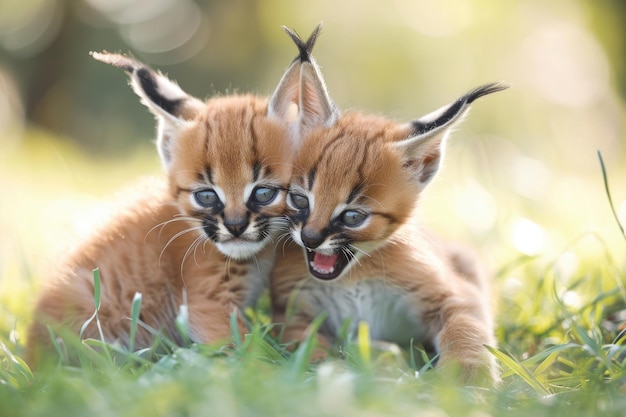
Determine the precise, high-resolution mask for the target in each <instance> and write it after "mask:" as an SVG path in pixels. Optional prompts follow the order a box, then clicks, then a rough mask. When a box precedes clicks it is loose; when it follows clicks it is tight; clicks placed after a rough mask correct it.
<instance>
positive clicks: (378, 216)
mask: <svg viewBox="0 0 626 417" xmlns="http://www.w3.org/2000/svg"><path fill="white" fill-rule="evenodd" d="M408 135H409V132H408V131H407V127H406V125H397V124H396V123H394V122H391V121H388V120H386V119H383V118H379V117H372V116H364V115H362V114H358V113H348V114H346V115H344V116H342V117H341V118H340V119H339V121H338V122H337V123H336V124H335V125H334V126H332V127H330V128H320V129H318V130H316V131H314V132H313V133H312V134H311V135H310V136H309V137H308V138H306V139H305V141H304V143H303V144H302V149H301V151H300V152H299V153H298V155H297V156H296V159H295V163H294V175H293V178H292V182H291V191H292V192H296V193H302V194H306V196H308V197H309V200H310V204H311V207H310V209H309V211H310V212H309V213H308V215H306V216H305V215H304V214H301V215H299V214H297V213H295V214H294V213H292V214H291V215H290V217H291V221H292V235H293V237H294V239H295V240H296V241H298V240H299V239H300V236H301V235H302V233H303V230H307V231H308V232H311V233H313V235H315V234H316V233H317V234H320V235H322V236H324V237H325V239H324V243H323V244H321V245H320V246H319V248H321V249H320V250H321V251H325V252H330V251H331V249H330V247H331V246H332V245H333V244H334V243H333V242H336V241H339V240H341V239H345V237H346V236H348V237H349V241H350V243H351V244H352V245H354V246H356V247H357V248H358V249H355V250H354V255H352V256H359V258H358V263H356V264H355V265H354V266H352V267H351V268H350V269H349V270H347V272H346V273H345V275H343V276H340V277H339V278H336V279H332V280H327V281H323V280H320V279H316V278H315V277H313V276H312V275H311V273H310V272H309V269H308V267H307V263H308V262H309V261H308V260H307V258H306V255H305V254H306V251H305V249H303V248H302V247H300V246H298V245H295V244H293V243H290V244H288V245H286V246H285V249H284V251H283V253H284V256H283V257H280V258H279V259H278V260H277V263H276V265H275V267H274V270H273V272H272V277H271V296H272V305H273V309H274V321H275V322H277V323H284V324H285V328H284V334H283V341H284V342H289V341H292V340H303V338H304V337H305V334H306V331H307V328H308V325H309V324H310V323H311V321H312V320H313V319H314V318H315V317H317V316H318V315H320V314H321V313H324V312H325V313H326V314H328V317H327V319H326V320H325V322H324V324H323V325H322V327H321V329H320V332H319V333H320V335H319V336H320V343H321V344H322V346H330V345H332V344H334V343H336V342H338V340H337V336H338V334H337V333H338V331H339V328H340V327H341V325H342V323H343V322H344V320H346V319H350V320H352V321H353V323H352V327H351V329H352V330H353V331H355V330H356V324H357V323H355V322H354V321H359V320H364V321H368V322H369V324H370V331H371V334H372V337H373V338H378V339H382V340H386V341H389V342H395V343H399V344H408V342H409V341H410V339H414V340H415V341H416V342H423V343H425V344H426V345H431V346H435V347H436V348H437V350H438V351H439V352H440V358H439V361H438V363H439V365H438V366H439V368H440V369H441V372H442V373H444V374H447V375H450V376H454V377H459V376H460V380H461V381H462V382H465V383H475V384H491V383H493V382H495V381H497V380H498V375H497V368H496V363H495V361H494V359H493V357H492V356H491V355H490V354H489V353H488V351H487V350H486V349H485V348H484V347H483V345H494V343H495V340H494V337H493V325H492V317H491V311H490V307H489V306H490V301H489V295H488V291H487V288H488V283H487V279H486V277H485V276H484V275H483V273H482V272H481V269H480V267H479V266H478V264H477V263H476V261H475V259H474V258H473V256H472V255H471V253H470V252H467V251H464V250H463V249H461V248H460V247H459V246H456V245H455V246H448V245H446V244H444V243H443V242H440V241H438V240H437V239H436V238H434V237H432V236H431V235H430V233H427V232H425V231H424V230H423V229H422V228H421V226H420V225H419V222H418V221H417V218H416V216H415V214H414V208H415V204H416V203H417V200H418V199H419V195H420V192H421V190H422V186H421V185H420V184H418V183H416V181H415V180H414V176H413V172H414V171H413V170H414V169H415V167H416V164H417V165H419V164H421V163H424V159H427V158H429V157H430V153H429V152H425V154H424V156H422V158H423V159H417V160H409V162H407V158H406V157H405V156H404V155H403V154H402V153H401V151H400V150H399V149H398V147H397V146H394V145H395V144H396V143H398V142H399V141H402V140H403V139H404V138H406V137H407V136H408ZM426 162H428V161H426ZM311 178H314V180H313V183H312V184H311V181H310V180H311ZM355 188H356V194H357V195H358V198H356V201H353V202H351V203H350V202H349V200H350V195H351V193H354V192H355V191H354V190H355ZM288 198H290V197H288ZM352 208H354V209H358V210H363V211H367V212H368V213H370V216H369V218H368V220H367V221H366V223H364V225H363V226H362V227H356V228H352V229H351V228H347V227H341V226H337V222H338V221H339V220H338V216H339V215H340V213H341V211H342V210H346V209H352ZM292 209H293V207H292ZM292 211H293V210H292ZM298 216H300V217H298ZM299 243H300V245H301V246H302V243H301V242H299ZM337 245H338V244H337ZM334 250H337V249H334ZM318 353H319V352H318Z"/></svg>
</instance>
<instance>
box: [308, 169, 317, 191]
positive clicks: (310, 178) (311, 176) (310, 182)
mask: <svg viewBox="0 0 626 417" xmlns="http://www.w3.org/2000/svg"><path fill="white" fill-rule="evenodd" d="M315 174H316V172H315V167H313V168H311V170H310V171H309V174H308V175H307V180H308V182H307V185H308V186H309V191H311V190H312V189H313V182H315Z"/></svg>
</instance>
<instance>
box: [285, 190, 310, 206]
mask: <svg viewBox="0 0 626 417" xmlns="http://www.w3.org/2000/svg"><path fill="white" fill-rule="evenodd" d="M289 198H290V199H291V203H292V204H293V205H294V206H295V207H296V208H297V209H300V210H304V209H307V208H309V199H308V198H306V197H305V196H303V195H300V194H294V193H289Z"/></svg>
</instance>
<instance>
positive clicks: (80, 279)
mask: <svg viewBox="0 0 626 417" xmlns="http://www.w3.org/2000/svg"><path fill="white" fill-rule="evenodd" d="M186 123H187V125H186V127H185V128H184V129H183V130H182V131H181V133H180V135H179V136H178V137H177V138H176V140H175V141H173V142H172V144H171V147H170V151H171V156H172V159H171V163H170V164H169V166H168V168H167V178H159V179H152V180H149V181H145V182H144V183H142V184H141V185H140V186H139V187H136V189H135V193H133V194H134V197H132V198H131V199H130V200H129V201H128V202H127V203H126V204H125V208H123V209H121V210H118V211H116V212H114V213H112V218H111V220H110V221H109V222H107V223H105V224H104V225H102V227H100V228H99V229H98V230H95V231H94V232H93V234H92V235H91V237H90V238H88V239H87V240H85V241H84V242H82V243H81V244H80V245H79V246H78V248H77V249H76V250H75V251H74V252H73V253H72V254H70V255H69V256H68V258H67V259H66V260H65V261H64V262H63V264H62V266H60V267H59V268H58V270H57V271H56V272H55V273H54V274H53V276H51V277H49V279H48V282H47V283H46V285H45V287H44V289H43V291H42V293H41V295H40V297H39V300H38V302H37V306H36V309H35V319H34V323H33V324H32V326H31V328H30V330H29V336H28V355H27V356H28V360H29V362H31V363H33V364H36V363H37V361H38V359H39V356H40V354H41V353H42V352H45V351H47V350H49V349H50V346H51V342H50V335H49V332H48V330H47V328H46V326H47V325H51V326H52V328H53V329H54V330H58V331H61V329H66V330H67V329H69V330H70V331H71V332H72V333H74V334H78V332H79V330H80V328H81V326H82V325H83V323H84V322H85V321H86V320H87V319H88V318H89V317H90V316H91V315H92V314H93V312H94V308H95V307H94V289H93V274H92V270H93V269H94V268H98V269H99V271H100V276H101V283H102V289H101V307H100V311H99V317H100V322H101V323H102V329H103V333H104V338H105V340H106V341H108V342H114V341H119V342H120V343H122V344H123V345H128V342H129V330H130V320H129V317H130V311H131V302H132V299H133V297H134V295H135V293H137V292H139V293H141V294H142V308H141V315H140V319H141V321H142V322H143V323H145V324H147V325H148V326H150V327H152V328H153V329H155V330H157V331H160V332H161V333H162V334H163V335H164V336H166V337H168V338H170V339H171V340H173V341H175V342H179V341H180V335H179V332H178V331H177V329H176V326H175V319H176V316H177V314H178V312H179V308H180V306H181V305H183V304H184V302H185V301H186V303H187V306H188V311H189V325H190V333H191V338H192V340H193V341H196V342H201V343H208V342H215V341H220V340H226V339H227V338H228V337H229V335H230V327H229V318H230V315H231V313H232V312H233V311H234V310H235V309H236V308H242V307H243V306H244V305H247V304H252V303H253V302H254V297H255V296H256V295H258V292H259V288H257V287H259V286H260V285H261V284H262V282H261V281H262V280H263V277H262V275H263V274H266V273H267V272H268V271H269V268H270V267H271V264H272V262H273V256H274V255H273V252H274V247H273V244H269V245H267V246H266V247H265V248H264V249H263V250H261V251H260V252H259V253H257V254H256V255H255V256H254V257H252V258H248V259H243V260H237V259H229V258H227V257H226V256H225V255H223V254H222V253H221V252H220V251H219V250H217V248H216V247H215V246H214V244H213V242H211V241H209V240H208V239H207V238H206V236H204V235H203V233H204V232H203V230H202V227H201V226H202V221H203V218H204V216H205V214H204V213H202V212H201V211H199V210H198V209H197V208H195V207H193V206H192V205H191V203H190V201H191V198H190V193H189V192H188V191H186V190H191V189H194V188H197V187H206V186H207V184H206V183H205V182H206V180H204V179H203V176H205V173H206V169H207V167H210V168H211V170H212V177H213V178H212V181H213V184H215V185H218V186H219V187H220V188H221V189H222V190H223V192H224V194H225V195H226V201H225V202H224V204H225V207H226V208H225V212H226V215H228V214H229V213H230V214H233V213H234V214H241V212H243V215H245V207H246V206H245V201H244V197H243V192H244V188H245V187H246V185H247V184H249V183H250V182H252V180H253V178H252V177H253V171H254V165H255V164H260V165H261V166H262V169H261V171H262V173H261V175H262V176H263V177H264V178H265V179H266V180H267V181H269V182H271V183H272V184H275V185H277V186H281V187H283V188H284V187H286V185H287V184H288V180H289V177H290V169H291V165H290V158H291V149H290V148H289V146H288V143H289V142H288V138H287V133H286V132H287V129H286V126H284V125H282V124H279V123H277V122H275V121H272V120H270V119H269V118H268V117H267V102H266V100H264V99H259V98H256V97H252V96H229V97H221V98H215V99H212V100H210V101H208V102H207V103H206V105H205V106H204V108H202V109H201V110H200V111H198V112H196V114H195V118H194V119H193V120H191V121H187V122H186ZM277 198H279V199H280V200H277V201H279V203H277V204H276V205H275V206H272V207H268V208H267V210H266V211H265V212H264V213H263V214H264V215H266V216H271V217H279V216H280V215H282V213H283V211H284V192H283V191H280V195H279V196H278V197H277ZM254 216H255V215H254V214H253V215H252V217H254ZM185 297H186V298H185ZM239 326H240V331H243V330H244V327H243V322H242V321H241V320H240V322H239ZM83 337H89V338H100V336H99V334H98V331H97V328H96V326H95V323H92V324H90V325H89V326H88V327H87V328H86V331H85V333H84V335H83ZM153 339H154V335H153V334H151V333H150V332H148V331H146V330H145V329H143V328H142V327H139V329H138V333H137V336H136V341H135V347H136V348H145V347H149V346H150V345H151V344H152V342H153Z"/></svg>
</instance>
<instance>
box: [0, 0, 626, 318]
mask: <svg viewBox="0 0 626 417" xmlns="http://www.w3.org/2000/svg"><path fill="white" fill-rule="evenodd" d="M624 16H626V3H625V2H623V1H621V0H553V1H549V2H548V1H545V0H508V1H495V0H464V1H459V0H390V1H385V2H382V1H372V0H359V1H356V0H345V1H336V0H332V1H331V0H317V1H286V0H283V1H280V0H265V1H251V0H249V1H245V0H233V1H200V0H136V1H131V0H74V1H69V0H65V1H64V0H3V1H2V2H1V3H0V196H1V197H0V295H1V296H2V297H1V298H0V301H2V302H3V303H4V304H5V306H4V307H2V308H0V312H1V311H2V310H3V309H5V310H8V311H9V312H11V314H12V315H13V314H16V312H20V311H22V312H23V311H27V310H28V308H29V305H30V303H31V302H32V296H31V295H30V294H31V292H30V291H29V289H30V288H32V287H33V286H37V285H38V284H37V283H38V282H39V281H40V280H41V279H45V277H46V275H47V273H48V271H49V268H50V265H53V264H54V261H55V259H56V258H57V256H58V255H59V254H62V253H63V252H64V251H65V250H66V248H67V247H68V246H71V244H72V242H73V237H75V236H77V235H78V236H80V235H82V234H83V233H87V232H89V230H90V225H91V224H93V222H97V221H98V219H100V218H101V217H100V216H101V215H102V214H103V213H105V212H106V211H107V209H108V207H109V203H108V202H107V201H109V200H111V198H112V196H113V195H114V193H115V190H117V189H119V188H120V187H123V186H124V184H130V183H132V182H133V181H134V180H135V179H136V178H138V177H139V176H141V175H144V174H158V173H159V172H160V166H159V163H158V160H157V156H156V152H154V150H153V145H152V138H153V136H154V121H153V118H152V116H151V115H150V114H149V113H148V112H147V111H146V110H145V108H144V107H143V106H141V105H140V104H139V102H138V99H137V98H136V97H135V96H134V94H133V93H132V92H131V90H130V89H129V88H128V85H127V80H126V76H125V75H124V74H123V73H121V72H120V71H118V70H116V69H114V68H111V67H109V66H106V65H103V64H101V63H98V62H96V61H94V60H93V59H91V58H90V57H89V55H88V52H89V51H92V50H95V51H101V50H108V51H115V52H118V51H119V52H124V53H132V54H133V55H135V56H136V57H137V58H138V59H140V60H142V61H144V62H146V63H148V64H150V65H151V66H152V67H154V68H158V69H160V70H162V71H163V72H165V73H167V74H168V75H169V77H170V78H172V79H174V80H177V81H178V82H179V84H180V85H181V86H182V88H183V89H185V90H186V91H187V92H189V93H191V94H193V95H195V96H198V97H210V96H212V95H214V94H226V93H230V92H234V91H239V92H254V93H257V94H259V95H267V94H269V93H271V91H272V90H273V88H274V86H275V84H276V83H277V82H278V80H279V78H280V76H281V75H282V72H283V71H284V69H285V68H286V66H287V65H288V64H289V62H290V61H291V59H292V58H293V57H294V56H295V54H296V51H295V48H294V47H293V45H292V43H291V41H290V40H289V39H288V38H287V36H285V34H284V33H283V32H282V30H281V29H280V25H287V26H289V27H292V28H295V29H296V30H297V31H299V32H300V33H301V34H302V35H303V36H307V35H308V34H309V33H310V31H311V30H312V29H313V28H314V26H315V25H316V24H317V23H318V22H320V21H323V23H324V30H323V34H322V36H321V38H320V39H319V41H318V44H317V46H316V48H315V56H316V58H317V60H318V63H319V64H320V65H321V66H322V70H323V72H324V74H325V77H326V81H327V84H328V87H329V90H330V93H331V95H332V97H333V98H334V100H335V101H336V102H337V104H338V105H339V106H340V108H342V109H350V108H358V109H361V110H364V111H367V112H374V113H380V114H384V115H387V116H390V117H393V118H396V119H398V120H402V121H404V120H409V119H412V118H416V117H419V116H421V115H424V114H426V113H429V112H430V111H432V110H435V109H436V108H438V107H440V106H441V105H444V104H446V103H448V102H451V101H452V100H454V99H455V98H456V97H458V96H459V95H461V94H462V93H464V92H465V91H467V90H469V89H471V88H473V87H475V86H477V85H479V84H482V83H485V82H491V81H498V80H503V81H506V82H508V83H510V84H511V85H512V86H513V88H512V89H510V90H508V91H506V92H503V93H499V94H498V95H494V96H490V97H488V98H485V99H482V100H480V101H479V102H477V103H476V105H475V106H474V109H473V110H472V112H471V114H470V116H469V117H468V118H467V119H466V121H464V122H463V123H462V124H461V125H460V126H459V127H458V128H457V129H456V130H457V131H456V133H454V134H453V136H452V140H451V141H450V145H449V150H448V155H447V157H446V163H445V166H444V169H443V171H442V173H441V175H440V177H439V178H438V179H437V181H435V183H434V184H433V186H432V187H431V189H430V190H429V191H428V197H427V198H425V199H423V205H422V215H423V217H424V222H425V223H427V224H429V225H431V226H432V227H433V228H435V229H437V230H438V231H440V232H441V233H443V234H444V235H446V236H449V237H452V238H455V239H460V240H462V241H465V242H467V243H469V244H470V245H472V246H474V247H476V248H477V249H478V251H479V252H480V253H481V254H482V256H483V257H484V258H485V259H486V260H487V261H488V263H489V265H490V266H491V268H492V269H494V270H496V269H498V268H501V267H502V266H503V265H505V264H507V263H508V262H511V261H512V260H514V259H516V258H517V257H519V256H540V257H544V258H545V259H546V262H556V264H557V271H560V272H559V273H562V274H564V275H565V276H566V275H567V274H571V273H573V271H575V270H576V269H577V268H578V267H579V266H580V264H581V263H594V262H605V261H606V259H607V258H606V257H607V256H611V257H613V258H615V259H617V263H619V264H622V265H623V264H624V259H625V257H624V242H623V236H621V235H620V232H619V229H618V228H617V227H616V224H615V221H614V219H613V218H612V216H611V212H610V209H609V204H608V202H607V198H606V195H605V192H604V186H603V183H602V175H601V171H600V167H599V164H598V158H597V155H596V151H597V150H601V151H602V153H603V156H604V159H605V161H606V165H607V170H608V175H609V180H610V183H611V189H612V193H613V199H614V203H615V208H616V210H617V212H618V214H619V216H620V217H621V220H622V222H626V186H625V183H626V164H625V162H626V149H625V146H624V144H625V139H626V132H625V120H626V118H625V117H624V116H625V113H626V106H625V98H626V53H625V52H626V25H625V24H624ZM15 277H22V278H26V279H16V278H15ZM521 285H524V283H523V282H520V279H519V277H515V276H504V277H502V280H501V282H500V286H501V287H500V290H501V294H502V297H504V298H505V299H506V297H507V294H509V293H513V292H515V291H516V288H519V287H520V286H521ZM9 294H11V296H10V295H9ZM19 294H28V296H27V297H19ZM14 295H18V296H14ZM25 298H26V303H25V302H24V300H25ZM568 302H571V303H576V297H575V296H573V297H571V300H569V301H568ZM18 315H19V314H18ZM0 324H1V323H0ZM5 324H7V323H5Z"/></svg>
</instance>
